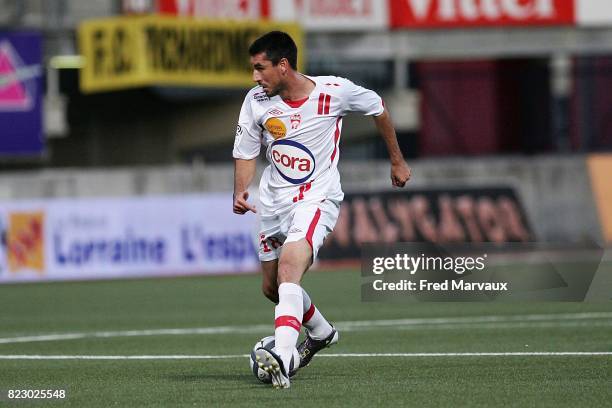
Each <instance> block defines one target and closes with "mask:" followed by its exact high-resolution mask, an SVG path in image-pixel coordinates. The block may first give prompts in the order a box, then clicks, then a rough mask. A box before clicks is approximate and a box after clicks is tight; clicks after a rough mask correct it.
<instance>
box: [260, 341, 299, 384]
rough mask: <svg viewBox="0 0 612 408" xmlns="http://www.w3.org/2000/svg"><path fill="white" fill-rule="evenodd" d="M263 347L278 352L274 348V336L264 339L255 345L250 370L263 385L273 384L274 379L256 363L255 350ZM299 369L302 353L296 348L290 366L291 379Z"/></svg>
mask: <svg viewBox="0 0 612 408" xmlns="http://www.w3.org/2000/svg"><path fill="white" fill-rule="evenodd" d="M262 347H263V348H265V349H266V350H272V351H274V352H276V349H275V348H274V336H267V337H264V338H263V339H261V340H259V341H258V342H257V343H255V345H254V346H253V349H252V350H251V357H250V358H249V363H250V368H251V371H252V372H253V375H254V376H255V378H257V379H258V380H259V381H261V382H262V383H266V384H270V383H271V382H272V377H271V376H270V374H268V373H267V372H265V371H264V370H262V369H260V368H259V365H258V364H257V361H255V350H257V349H258V348H262ZM299 368H300V353H298V351H297V349H296V348H294V349H293V358H292V359H291V364H290V366H289V377H293V376H294V375H295V373H296V372H297V370H298V369H299Z"/></svg>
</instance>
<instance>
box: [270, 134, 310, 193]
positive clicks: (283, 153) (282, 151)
mask: <svg viewBox="0 0 612 408" xmlns="http://www.w3.org/2000/svg"><path fill="white" fill-rule="evenodd" d="M271 155H272V164H274V167H276V170H278V172H279V174H280V175H281V177H282V178H284V179H285V180H287V181H288V182H290V183H293V184H302V183H304V182H305V181H307V180H308V179H309V178H310V176H312V174H313V173H314V171H315V158H314V156H313V155H312V153H311V152H310V150H308V148H307V147H306V146H304V145H302V144H301V143H298V142H296V141H294V140H276V141H275V142H274V143H272V150H271Z"/></svg>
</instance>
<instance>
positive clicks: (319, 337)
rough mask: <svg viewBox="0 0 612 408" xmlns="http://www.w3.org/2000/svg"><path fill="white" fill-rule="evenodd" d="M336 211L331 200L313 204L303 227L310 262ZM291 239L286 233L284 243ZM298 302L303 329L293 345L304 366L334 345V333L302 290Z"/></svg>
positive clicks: (336, 339) (335, 333)
mask: <svg viewBox="0 0 612 408" xmlns="http://www.w3.org/2000/svg"><path fill="white" fill-rule="evenodd" d="M339 210H340V207H339V203H338V202H335V201H332V200H325V201H322V202H319V203H316V206H315V212H314V217H313V221H311V222H310V223H309V224H308V225H307V228H304V231H305V232H306V234H305V239H306V241H307V242H308V243H309V245H310V247H311V249H312V251H313V254H312V261H314V260H315V259H316V257H317V254H318V251H319V248H320V247H321V246H322V245H323V241H324V240H325V238H326V237H327V235H329V234H330V233H331V231H332V230H333V228H334V226H335V225H336V221H337V219H338V216H339V213H340V211H339ZM305 212H306V213H307V214H306V217H299V218H302V219H306V220H308V219H310V218H309V216H310V215H309V214H308V211H305ZM296 218H298V217H296ZM315 221H316V222H315ZM296 224H299V220H297V219H296ZM298 229H301V228H298ZM292 238H293V237H292V234H291V233H290V234H289V235H288V237H287V241H291V239H292ZM302 301H303V305H302V306H303V311H304V316H303V318H302V325H303V326H304V327H305V328H306V338H305V339H304V341H302V342H301V343H300V344H299V345H298V346H297V349H298V352H299V354H300V357H301V360H300V367H304V366H306V365H308V364H309V363H310V361H311V360H312V358H313V357H314V355H315V354H316V353H317V352H319V351H320V350H322V349H324V348H326V347H329V346H331V345H333V344H336V343H337V342H338V332H337V330H336V329H335V328H334V327H333V326H332V325H331V324H330V323H329V321H327V319H326V318H325V317H324V316H323V314H322V313H321V311H320V310H319V309H318V308H317V307H316V306H315V305H314V303H313V302H312V301H311V299H310V296H309V295H308V293H307V292H306V291H303V292H302Z"/></svg>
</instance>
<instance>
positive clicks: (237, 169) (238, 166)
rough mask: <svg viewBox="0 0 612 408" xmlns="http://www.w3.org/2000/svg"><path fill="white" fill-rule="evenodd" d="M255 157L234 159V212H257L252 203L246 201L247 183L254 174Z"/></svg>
mask: <svg viewBox="0 0 612 408" xmlns="http://www.w3.org/2000/svg"><path fill="white" fill-rule="evenodd" d="M256 164H257V159H250V160H245V159H234V213H235V214H244V213H246V212H247V211H253V212H254V213H256V212H257V210H256V209H255V206H254V205H251V204H249V203H248V202H247V200H248V198H249V192H248V189H249V185H250V184H251V181H252V180H253V177H254V176H255V170H256V167H257V166H256Z"/></svg>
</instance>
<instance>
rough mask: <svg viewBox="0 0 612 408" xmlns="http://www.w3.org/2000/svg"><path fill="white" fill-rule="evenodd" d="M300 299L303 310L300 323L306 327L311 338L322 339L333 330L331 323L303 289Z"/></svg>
mask: <svg viewBox="0 0 612 408" xmlns="http://www.w3.org/2000/svg"><path fill="white" fill-rule="evenodd" d="M302 300H303V302H302V306H303V308H302V310H303V312H304V317H303V318H302V325H304V327H306V329H308V333H309V334H310V337H312V338H313V339H317V340H322V339H325V338H327V337H328V336H329V335H330V334H331V332H332V330H333V327H332V325H331V324H329V322H328V321H327V319H325V317H323V315H322V314H321V312H320V311H319V309H317V308H316V307H315V305H314V303H312V301H311V300H310V296H309V295H308V293H307V292H306V291H305V290H304V289H302Z"/></svg>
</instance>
